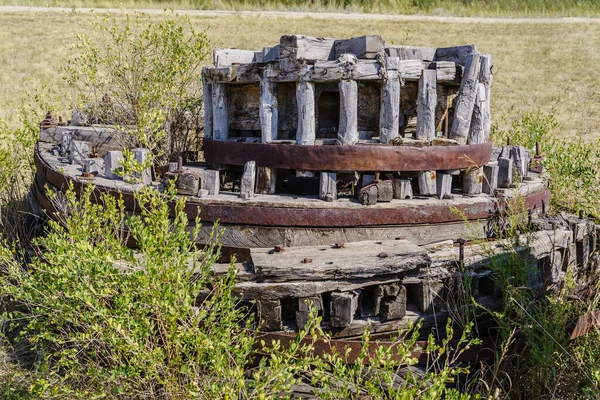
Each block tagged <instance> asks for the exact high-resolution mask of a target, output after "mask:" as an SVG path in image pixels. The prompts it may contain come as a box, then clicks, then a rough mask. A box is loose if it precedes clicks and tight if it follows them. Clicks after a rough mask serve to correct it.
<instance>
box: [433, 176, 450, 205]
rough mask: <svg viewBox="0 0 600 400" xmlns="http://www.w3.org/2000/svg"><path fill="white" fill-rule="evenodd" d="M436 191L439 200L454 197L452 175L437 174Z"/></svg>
mask: <svg viewBox="0 0 600 400" xmlns="http://www.w3.org/2000/svg"><path fill="white" fill-rule="evenodd" d="M436 191H437V197H438V198H439V199H443V198H444V197H448V196H451V195H452V175H450V174H443V173H439V172H438V174H437V181H436Z"/></svg>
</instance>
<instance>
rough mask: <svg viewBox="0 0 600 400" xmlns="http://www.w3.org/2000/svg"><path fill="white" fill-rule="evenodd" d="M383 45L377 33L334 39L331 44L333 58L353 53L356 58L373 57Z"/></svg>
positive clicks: (380, 50)
mask: <svg viewBox="0 0 600 400" xmlns="http://www.w3.org/2000/svg"><path fill="white" fill-rule="evenodd" d="M384 47H385V42H384V41H383V39H382V38H381V36H379V35H367V36H361V37H357V38H352V39H344V40H336V41H335V42H334V44H333V48H334V57H335V58H339V57H340V56H341V55H342V54H354V55H355V56H356V57H358V58H363V59H365V58H369V59H375V58H376V57H377V54H379V53H380V52H382V51H383V48H384Z"/></svg>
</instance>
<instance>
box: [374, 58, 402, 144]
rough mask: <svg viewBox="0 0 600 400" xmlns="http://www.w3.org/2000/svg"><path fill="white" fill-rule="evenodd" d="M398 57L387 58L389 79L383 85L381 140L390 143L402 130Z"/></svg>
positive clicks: (380, 121) (380, 122) (380, 117)
mask: <svg viewBox="0 0 600 400" xmlns="http://www.w3.org/2000/svg"><path fill="white" fill-rule="evenodd" d="M399 64H400V59H399V58H398V57H388V58H387V59H386V69H387V79H386V80H385V81H384V82H383V85H382V87H381V107H380V111H379V141H380V142H381V143H389V142H390V140H392V139H394V138H396V137H397V136H398V134H399V131H400V75H399V73H398V66H399Z"/></svg>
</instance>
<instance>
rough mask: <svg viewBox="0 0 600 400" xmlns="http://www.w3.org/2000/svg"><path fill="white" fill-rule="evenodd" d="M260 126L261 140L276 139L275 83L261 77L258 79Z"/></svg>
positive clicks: (266, 141)
mask: <svg viewBox="0 0 600 400" xmlns="http://www.w3.org/2000/svg"><path fill="white" fill-rule="evenodd" d="M259 107H260V111H259V115H260V127H261V142H262V143H270V142H271V141H273V140H277V121H278V119H279V114H278V110H277V84H276V83H273V82H272V81H271V80H269V79H268V78H265V77H263V79H261V81H260V106H259Z"/></svg>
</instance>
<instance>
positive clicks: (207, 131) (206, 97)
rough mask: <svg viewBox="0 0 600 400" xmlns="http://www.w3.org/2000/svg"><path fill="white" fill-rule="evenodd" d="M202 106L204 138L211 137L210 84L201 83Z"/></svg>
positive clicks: (211, 109)
mask: <svg viewBox="0 0 600 400" xmlns="http://www.w3.org/2000/svg"><path fill="white" fill-rule="evenodd" d="M202 93H203V99H202V101H203V104H204V138H205V139H212V137H213V106H212V97H213V95H212V93H213V90H212V84H210V83H207V82H206V81H203V82H202Z"/></svg>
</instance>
